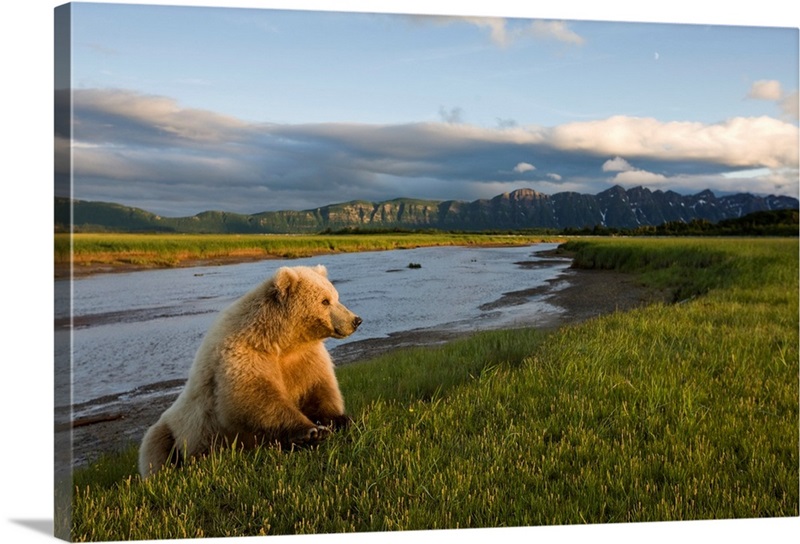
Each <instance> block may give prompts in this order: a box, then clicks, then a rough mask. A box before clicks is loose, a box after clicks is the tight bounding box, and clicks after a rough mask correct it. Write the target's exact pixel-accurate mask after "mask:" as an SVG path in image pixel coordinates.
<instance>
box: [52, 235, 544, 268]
mask: <svg viewBox="0 0 800 544" xmlns="http://www.w3.org/2000/svg"><path fill="white" fill-rule="evenodd" d="M546 238H547V237H542V236H538V235H502V234H480V233H476V234H428V233H421V234H417V233H398V234H359V235H321V234H308V235H291V236H289V235H278V234H274V235H272V234H87V233H78V234H73V235H72V239H71V243H70V235H69V234H56V235H55V242H54V258H55V264H56V266H64V265H68V264H70V262H72V263H73V264H74V265H75V266H76V267H81V266H86V265H96V264H102V265H110V266H130V265H133V266H139V267H149V268H157V267H171V266H179V265H180V264H181V263H182V262H185V261H191V260H197V259H201V260H202V259H209V260H213V259H220V258H222V259H224V258H242V257H243V258H268V257H278V258H297V257H308V256H312V255H317V254H321V253H342V252H354V251H379V250H387V249H409V248H415V247H423V246H441V245H465V246H466V245H521V244H531V243H535V242H541V241H543V240H544V239H546ZM556 239H557V238H556Z"/></svg>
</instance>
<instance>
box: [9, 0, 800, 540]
mask: <svg viewBox="0 0 800 544" xmlns="http://www.w3.org/2000/svg"><path fill="white" fill-rule="evenodd" d="M61 3H63V2H52V1H37V2H31V1H23V0H10V1H6V2H3V4H2V16H0V25H2V27H0V39H1V40H2V48H0V55H1V57H0V60H1V62H0V69H2V80H3V84H2V91H0V92H2V109H0V111H2V116H0V122H2V125H1V126H2V128H3V132H4V133H3V135H2V140H0V141H2V143H3V145H2V154H1V155H0V157H2V162H0V164H2V165H3V166H5V167H6V171H5V172H4V173H3V176H2V183H3V185H2V187H3V189H4V190H5V191H4V194H3V198H0V218H1V220H2V230H0V233H2V240H3V242H4V243H3V247H2V248H0V254H2V256H3V262H2V267H1V268H0V269H2V282H1V284H2V289H3V297H2V299H1V300H2V302H3V308H4V309H5V316H4V317H5V319H3V323H2V327H3V334H2V337H0V338H2V342H3V343H4V344H5V349H6V350H7V352H6V353H5V354H4V356H3V360H2V362H1V363H0V364H2V366H3V367H4V371H5V373H4V379H3V380H2V382H0V383H2V390H3V394H2V403H3V404H2V418H3V419H2V429H3V432H2V439H1V440H0V450H1V451H2V464H1V465H0V466H2V471H3V473H2V483H0V488H1V489H2V512H0V541H2V542H11V543H15V544H16V543H21V542H45V541H50V540H51V539H52V536H51V535H52V519H53V477H52V465H53V440H52V425H53V424H52V407H53V400H52V398H53V376H52V361H53V325H52V323H53V322H52V318H53V304H52V300H53V298H52V290H53V274H52V255H53V251H52V239H53V237H52V232H53V231H52V217H53V211H52V209H53V198H52V194H53V175H52V171H53V159H52V157H53V151H52V149H53V116H52V109H53V93H52V89H53V75H52V74H53V55H52V51H53V8H54V7H55V6H57V5H59V4H61ZM114 3H120V2H119V1H118V0H117V1H115V2H114ZM138 3H146V4H153V3H155V4H163V3H169V4H173V5H205V6H215V5H221V4H222V3H221V2H213V1H211V2H210V1H203V0H198V1H195V2H186V1H181V0H171V1H168V2H163V1H162V2H152V1H147V0H144V1H140V2H138ZM225 5H226V6H241V7H271V8H282V9H337V10H342V11H372V12H375V11H383V12H401V13H427V14H442V13H443V14H453V15H482V16H511V17H536V18H548V19H584V20H617V21H651V22H682V23H713V24H734V25H763V26H783V27H787V26H788V27H794V28H797V27H798V26H800V25H799V24H798V15H797V10H796V8H792V7H790V6H791V5H792V4H791V3H790V2H786V1H785V0H760V1H758V2H736V3H731V2H728V3H721V2H720V3H717V2H714V3H712V2H698V1H697V0H692V1H689V0H672V1H670V2H668V3H658V4H656V3H653V2H624V1H619V0H606V1H604V2H593V1H590V0H585V1H575V0H559V2H541V3H540V2H536V3H534V2H520V1H519V0H491V1H485V2H476V1H473V0H469V1H464V0H460V1H446V0H427V1H421V0H402V1H401V0H383V1H381V2H369V1H367V0H361V1H357V0H329V1H328V2H325V1H323V0H314V1H312V0H295V1H289V0H269V1H266V0H261V1H254V0H250V1H246V0H245V1H241V0H240V1H233V2H230V3H226V4H225ZM795 88H797V87H795ZM9 166H10V171H9V169H8V167H9ZM20 226H21V227H22V228H19V227H20ZM798 534H800V518H782V519H769V520H736V521H719V522H718V521H713V522H688V523H655V524H650V523H648V524H625V525H594V526H570V527H538V528H520V529H488V530H460V531H437V532H415V533H411V532H407V533H381V535H380V538H381V541H382V542H389V543H392V542H437V543H440V542H441V543H444V542H458V543H463V542H484V541H486V540H487V539H490V538H491V539H499V540H502V541H503V542H517V541H519V542H522V541H529V540H533V539H536V540H540V541H543V542H548V541H554V540H558V541H562V542H563V541H567V542H569V541H573V540H574V541H579V540H580V541H588V540H591V541H596V542H614V543H622V542H640V541H643V540H647V541H648V542H675V541H679V542H709V541H711V542H717V541H720V542H722V541H727V542H754V541H756V542H757V541H759V540H769V541H771V542H788V541H794V539H795V538H796V535H798ZM374 539H375V536H374V535H370V534H363V533H361V534H351V535H326V536H311V537H306V536H297V537H294V536H290V537H270V538H269V541H270V542H291V543H294V542H297V543H304V542H314V543H317V542H324V543H345V542H346V543H351V542H356V543H366V542H371V541H373V540H374ZM200 541H205V540H204V539H203V540H200ZM222 541H224V542H226V543H227V542H242V543H244V542H258V541H264V539H258V538H254V537H250V538H232V539H224V540H213V542H222ZM187 542H199V541H198V540H192V541H187ZM208 542H212V540H208Z"/></svg>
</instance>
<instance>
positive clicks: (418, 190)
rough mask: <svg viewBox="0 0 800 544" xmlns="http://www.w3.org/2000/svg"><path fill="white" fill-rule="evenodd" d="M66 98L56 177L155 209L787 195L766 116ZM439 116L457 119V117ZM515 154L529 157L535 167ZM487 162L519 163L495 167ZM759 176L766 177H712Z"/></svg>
mask: <svg viewBox="0 0 800 544" xmlns="http://www.w3.org/2000/svg"><path fill="white" fill-rule="evenodd" d="M74 97H75V107H74V129H75V130H74V134H75V140H74V141H73V142H72V143H71V145H70V143H69V142H68V141H67V140H65V139H63V138H59V139H57V140H56V169H57V171H58V172H64V171H66V170H67V168H68V165H69V163H68V162H67V159H68V157H69V154H70V153H72V154H73V157H74V158H75V162H74V164H73V168H74V169H73V171H74V173H75V175H76V187H78V188H80V189H82V190H83V192H82V193H81V195H82V197H83V198H87V199H93V200H116V201H121V202H123V203H126V204H130V205H136V202H137V201H138V200H139V199H140V197H141V195H142V194H144V193H145V192H147V193H148V194H150V193H152V189H147V190H145V187H148V188H152V187H158V188H159V189H158V194H159V195H163V197H162V199H163V200H164V202H168V201H174V202H181V203H182V204H181V206H182V210H184V212H189V211H191V212H192V213H196V212H198V211H202V210H204V209H211V208H219V207H221V206H222V203H221V202H222V201H225V203H226V204H227V203H228V202H234V201H235V202H237V203H242V204H241V206H242V208H240V209H231V208H229V209H230V210H231V211H249V212H258V211H263V210H264V209H270V208H271V209H279V208H284V209H285V208H286V207H287V206H289V203H292V207H293V208H296V209H305V208H311V207H315V206H319V205H323V204H329V203H331V202H339V201H343V200H348V199H354V198H369V199H372V200H380V199H382V198H395V197H397V196H415V197H420V198H434V197H444V198H457V199H458V198H465V197H469V196H470V195H474V194H477V193H478V191H477V189H475V187H477V186H484V185H485V184H487V183H499V184H511V183H514V182H515V181H517V182H518V180H519V175H520V174H525V178H526V180H528V181H527V182H526V183H529V184H530V185H531V187H533V188H536V189H537V190H540V191H544V192H547V190H548V189H550V188H552V189H553V190H555V191H556V192H557V191H563V190H573V189H570V188H575V189H576V190H580V191H581V192H597V191H598V190H602V188H603V187H606V186H607V184H608V182H609V181H612V182H614V183H619V184H620V185H626V186H631V185H645V186H652V187H663V188H666V187H669V188H670V189H673V190H678V189H679V188H686V189H687V190H690V191H691V190H694V191H698V190H702V189H705V188H706V187H711V188H712V189H719V190H727V189H724V188H726V187H735V188H736V189H737V190H749V191H753V192H762V191H764V190H766V192H775V191H778V192H780V193H782V194H796V193H797V186H798V180H797V164H798V141H799V140H800V138H798V127H797V126H796V125H793V124H791V123H788V122H783V121H780V120H777V119H774V118H769V117H758V118H735V119H731V120H728V121H726V122H724V123H716V124H703V123H697V122H671V123H664V122H661V121H658V120H656V119H649V118H635V117H624V116H617V117H611V118H608V119H603V120H597V121H588V122H578V123H570V124H566V125H560V126H556V127H551V128H546V127H539V126H527V127H523V126H515V127H511V128H496V127H495V128H487V127H478V126H474V125H469V124H464V123H460V124H449V123H444V122H439V123H408V124H396V125H377V124H357V123H317V124H305V125H288V124H254V123H247V122H244V121H241V120H239V119H236V118H232V117H227V116H223V115H219V114H216V113H214V112H211V111H203V110H193V109H188V108H183V107H182V106H181V105H180V104H178V103H177V102H175V101H174V100H171V99H168V98H164V97H154V96H147V95H141V94H137V93H134V92H130V91H113V90H93V91H85V90H76V91H74ZM443 113H444V114H446V115H443V117H450V119H451V120H454V119H457V118H458V117H459V116H460V110H458V108H455V109H453V110H450V111H445V110H443ZM519 157H535V166H534V164H533V162H534V161H531V162H518V158H519ZM609 157H613V158H609ZM604 161H605V162H604ZM498 164H508V165H514V164H516V166H515V167H513V169H507V170H504V171H498V169H497V165H498ZM600 164H602V172H601V171H600V169H598V165H600ZM634 165H635V166H634ZM759 168H760V169H763V170H762V171H761V172H760V173H763V176H762V175H758V177H749V178H724V177H723V176H722V174H723V173H726V172H732V171H735V170H746V169H750V170H754V169H759ZM556 172H557V174H556ZM655 172H658V173H655ZM609 176H611V178H609ZM412 189H413V191H412ZM731 190H732V189H731ZM169 191H173V197H172V199H171V200H170V198H169V196H168V193H169ZM225 191H228V192H230V193H231V195H230V199H226V197H225ZM551 192H552V191H551ZM265 194H269V195H270V197H269V198H268V199H265V197H264V195H265ZM126 195H127V196H126ZM248 195H249V196H250V198H248ZM112 197H113V198H112ZM248 206H252V207H248ZM222 207H227V206H222ZM154 211H158V212H159V213H162V212H161V211H159V210H154ZM166 212H167V210H166V209H164V210H163V213H164V214H165V215H166V214H167V213H166Z"/></svg>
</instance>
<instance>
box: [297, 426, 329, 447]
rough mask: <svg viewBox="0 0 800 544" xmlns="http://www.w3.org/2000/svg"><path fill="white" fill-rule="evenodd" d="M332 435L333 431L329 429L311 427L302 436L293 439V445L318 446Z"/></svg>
mask: <svg viewBox="0 0 800 544" xmlns="http://www.w3.org/2000/svg"><path fill="white" fill-rule="evenodd" d="M330 434H331V430H330V429H329V428H327V427H322V426H317V427H310V428H308V429H306V430H305V431H304V432H303V433H302V434H299V435H297V436H294V437H292V439H291V443H292V444H294V445H297V446H302V445H310V444H316V443H318V442H322V441H323V440H325V439H326V438H328V435H330Z"/></svg>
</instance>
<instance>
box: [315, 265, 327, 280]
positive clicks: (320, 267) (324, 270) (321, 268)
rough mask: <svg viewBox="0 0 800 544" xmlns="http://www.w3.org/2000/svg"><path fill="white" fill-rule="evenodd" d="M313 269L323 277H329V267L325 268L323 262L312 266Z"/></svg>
mask: <svg viewBox="0 0 800 544" xmlns="http://www.w3.org/2000/svg"><path fill="white" fill-rule="evenodd" d="M311 270H313V271H314V272H316V273H317V274H319V275H320V276H322V277H323V278H327V277H328V269H327V268H325V265H323V264H318V265H317V266H313V267H311Z"/></svg>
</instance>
